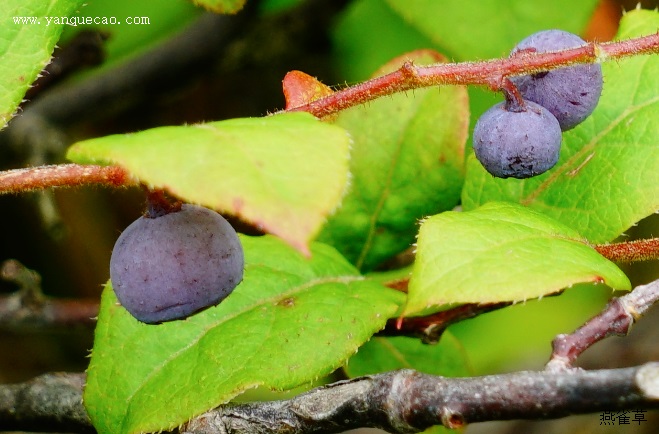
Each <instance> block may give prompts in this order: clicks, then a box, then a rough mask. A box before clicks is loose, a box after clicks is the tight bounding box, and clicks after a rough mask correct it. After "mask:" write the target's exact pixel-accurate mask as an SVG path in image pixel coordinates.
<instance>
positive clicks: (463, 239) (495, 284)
mask: <svg viewBox="0 0 659 434" xmlns="http://www.w3.org/2000/svg"><path fill="white" fill-rule="evenodd" d="M580 282H603V283H606V284H607V285H608V286H610V287H611V288H614V289H620V290H629V289H631V283H630V282H629V279H628V278H627V276H626V275H625V274H624V273H623V272H622V271H621V270H620V269H619V268H618V267H617V266H616V265H615V264H613V263H612V262H610V261H609V260H607V259H605V258H604V257H603V256H601V255H600V254H599V253H597V251H596V250H595V249H593V248H592V247H591V246H590V245H588V244H587V243H586V242H585V241H584V240H583V238H582V237H581V236H580V235H579V234H578V233H577V232H576V231H574V230H573V229H570V228H569V227H567V226H564V225H562V224H561V223H559V222H557V221H555V220H553V219H552V218H550V217H547V216H546V215H544V214H541V213H539V212H537V211H533V210H531V209H529V208H525V207H523V206H521V205H517V204H512V203H499V202H491V203H488V204H486V205H484V206H482V207H480V208H478V209H476V210H474V211H468V212H445V213H443V214H439V215H436V216H433V217H431V218H429V219H427V220H426V221H425V222H423V224H422V225H421V230H420V231H419V239H418V242H417V257H416V262H415V264H414V268H413V271H412V277H411V279H410V283H409V292H408V301H407V305H406V306H405V309H404V312H403V316H412V315H415V314H420V313H429V312H433V311H439V310H442V309H443V308H445V307H446V306H447V305H453V304H463V303H496V302H502V301H513V302H515V301H523V300H527V299H531V298H537V297H542V296H544V295H549V294H552V293H556V292H558V291H560V290H561V289H563V288H566V287H568V286H570V285H572V284H575V283H580Z"/></svg>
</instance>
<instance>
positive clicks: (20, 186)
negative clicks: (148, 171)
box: [0, 164, 135, 194]
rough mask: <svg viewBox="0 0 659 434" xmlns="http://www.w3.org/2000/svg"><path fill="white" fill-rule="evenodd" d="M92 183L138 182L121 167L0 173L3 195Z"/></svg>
mask: <svg viewBox="0 0 659 434" xmlns="http://www.w3.org/2000/svg"><path fill="white" fill-rule="evenodd" d="M90 184H101V185H106V186H109V187H123V186H127V185H132V184H135V182H134V181H133V180H132V179H131V178H130V177H129V175H128V173H127V172H126V171H125V170H124V169H122V168H121V167H117V166H93V165H80V164H56V165H50V166H39V167H28V168H25V169H13V170H7V171H4V172H0V194H6V193H22V192H27V191H32V190H42V189H44V188H50V187H75V186H79V185H90Z"/></svg>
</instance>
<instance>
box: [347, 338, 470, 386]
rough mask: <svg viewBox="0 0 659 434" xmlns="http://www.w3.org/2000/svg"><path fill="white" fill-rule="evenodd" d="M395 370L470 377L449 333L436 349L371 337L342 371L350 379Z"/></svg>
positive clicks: (460, 350)
mask: <svg viewBox="0 0 659 434" xmlns="http://www.w3.org/2000/svg"><path fill="white" fill-rule="evenodd" d="M396 369H415V370H417V371H419V372H424V373H426V374H432V375H442V376H445V377H466V376H468V375H469V374H470V370H469V363H468V361H467V356H466V354H465V351H464V349H463V348H462V345H461V344H460V341H458V340H457V339H456V338H455V336H453V335H452V334H451V333H449V332H444V334H443V335H442V338H441V339H440V341H439V343H438V344H436V345H427V344H424V343H423V342H421V340H420V339H415V338H408V337H374V338H373V339H371V340H370V341H368V342H367V343H366V344H364V345H363V346H362V347H361V348H360V349H359V351H358V352H357V354H355V355H354V356H352V357H351V358H350V360H349V361H348V364H347V365H346V366H345V367H344V368H343V370H344V371H345V372H346V374H348V376H349V377H351V378H354V377H361V376H362V375H372V374H377V373H380V372H388V371H394V370H396Z"/></svg>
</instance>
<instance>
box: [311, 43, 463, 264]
mask: <svg viewBox="0 0 659 434" xmlns="http://www.w3.org/2000/svg"><path fill="white" fill-rule="evenodd" d="M442 59H443V58H442V57H441V56H440V55H439V54H437V53H435V52H432V51H427V50H426V51H417V52H414V53H409V54H407V55H404V56H401V57H400V58H397V59H394V60H392V61H391V62H390V63H388V64H387V65H386V66H385V67H383V68H382V69H380V70H379V71H377V73H376V74H374V75H375V76H379V75H383V74H385V73H387V72H390V71H392V70H394V69H397V68H399V67H400V65H401V64H402V63H403V62H404V61H406V60H412V61H414V62H415V63H418V64H424V63H431V62H438V61H441V60H442ZM468 123H469V110H468V101H467V93H466V90H465V89H464V88H463V87H459V86H453V87H447V88H445V89H442V90H441V92H438V91H437V90H436V89H421V90H416V91H414V93H413V94H408V95H404V94H398V95H393V96H392V97H389V98H381V99H378V100H376V101H372V102H370V103H369V104H368V105H364V106H359V107H355V108H352V109H350V110H346V111H345V112H342V113H341V114H339V117H338V119H337V121H336V124H338V125H340V126H342V127H344V128H345V129H346V130H348V131H349V132H350V135H351V136H352V138H353V141H354V142H353V146H352V154H351V156H352V158H351V161H350V172H351V174H352V178H351V187H350V190H349V192H348V194H347V196H346V197H345V198H344V199H343V202H342V205H341V208H339V209H338V210H337V212H336V213H335V214H334V215H332V216H331V217H330V219H329V221H328V223H327V225H326V226H325V228H324V229H323V232H322V233H321V236H320V240H322V241H324V242H327V243H330V244H332V245H334V246H335V247H337V248H338V249H339V251H341V253H343V254H344V255H345V256H346V257H347V258H348V259H349V260H350V261H352V262H353V263H354V264H356V266H357V267H358V268H360V269H365V270H369V269H373V268H374V267H375V266H377V265H378V264H380V263H382V262H383V261H384V260H386V259H388V258H390V257H391V256H393V255H395V254H396V253H399V252H401V251H403V250H405V249H406V248H407V247H409V246H410V244H411V243H412V242H413V241H414V237H415V235H416V232H417V230H418V220H419V219H420V218H422V217H425V216H427V215H430V214H434V213H437V212H441V211H444V210H448V209H452V208H453V207H454V206H455V205H456V204H457V203H458V200H459V196H460V191H461V187H462V179H463V178H462V176H463V175H462V170H463V169H462V167H463V160H464V145H465V141H466V138H467V126H468Z"/></svg>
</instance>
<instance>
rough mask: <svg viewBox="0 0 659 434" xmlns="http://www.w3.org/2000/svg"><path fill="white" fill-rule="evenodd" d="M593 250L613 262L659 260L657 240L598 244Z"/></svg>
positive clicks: (658, 240) (658, 243) (658, 242)
mask: <svg viewBox="0 0 659 434" xmlns="http://www.w3.org/2000/svg"><path fill="white" fill-rule="evenodd" d="M595 250H597V251H598V252H599V254H600V255H602V256H604V257H605V258H607V259H609V260H611V261H614V262H638V261H653V260H657V259H659V238H650V239H646V240H635V241H626V242H622V243H612V244H600V245H597V246H595Z"/></svg>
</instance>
